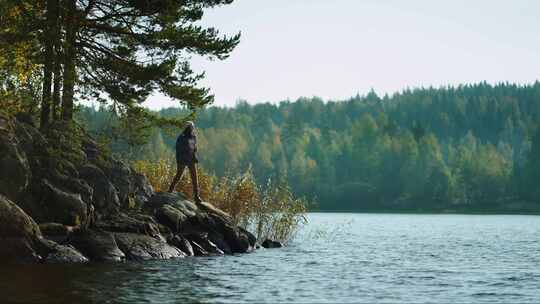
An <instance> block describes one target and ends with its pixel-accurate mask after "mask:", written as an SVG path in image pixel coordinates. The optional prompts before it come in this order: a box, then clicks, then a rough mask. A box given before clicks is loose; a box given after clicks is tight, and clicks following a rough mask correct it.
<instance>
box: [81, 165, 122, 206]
mask: <svg viewBox="0 0 540 304" xmlns="http://www.w3.org/2000/svg"><path fill="white" fill-rule="evenodd" d="M79 176H80V177H81V178H82V179H84V180H85V181H86V182H87V183H88V184H89V185H90V187H92V189H94V193H93V194H94V195H93V202H94V207H95V208H96V211H97V212H98V213H107V214H111V213H115V212H118V211H119V210H120V199H119V198H118V192H117V191H116V188H115V187H114V185H113V184H112V183H111V182H110V181H109V179H108V178H107V176H106V175H105V173H103V171H102V170H101V169H100V168H98V167H96V166H94V165H92V164H86V165H84V166H82V167H81V168H79Z"/></svg>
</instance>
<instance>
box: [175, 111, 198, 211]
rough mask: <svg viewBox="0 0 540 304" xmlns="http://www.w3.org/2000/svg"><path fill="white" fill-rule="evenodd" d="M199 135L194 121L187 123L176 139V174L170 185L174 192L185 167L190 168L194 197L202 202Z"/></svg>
mask: <svg viewBox="0 0 540 304" xmlns="http://www.w3.org/2000/svg"><path fill="white" fill-rule="evenodd" d="M196 153H197V136H196V135H195V124H194V123H193V122H192V121H188V122H187V123H186V128H185V129H184V132H182V134H180V135H179V136H178V138H177V139H176V175H175V176H174V179H173V181H172V184H171V186H170V187H169V192H173V190H174V188H175V187H176V184H177V183H178V181H179V180H180V179H181V178H182V175H183V174H184V169H185V168H186V167H188V168H189V173H190V175H191V184H192V185H193V199H194V200H195V202H196V203H200V202H201V198H200V196H199V181H198V179H197V163H198V162H199V160H198V159H197V155H196Z"/></svg>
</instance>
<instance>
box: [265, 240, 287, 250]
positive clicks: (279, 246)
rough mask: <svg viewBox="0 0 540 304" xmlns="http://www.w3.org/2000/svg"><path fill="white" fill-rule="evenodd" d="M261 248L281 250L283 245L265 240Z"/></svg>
mask: <svg viewBox="0 0 540 304" xmlns="http://www.w3.org/2000/svg"><path fill="white" fill-rule="evenodd" d="M261 246H263V247H264V248H281V247H283V244H282V243H281V242H278V241H273V240H270V239H266V240H264V242H262V244H261Z"/></svg>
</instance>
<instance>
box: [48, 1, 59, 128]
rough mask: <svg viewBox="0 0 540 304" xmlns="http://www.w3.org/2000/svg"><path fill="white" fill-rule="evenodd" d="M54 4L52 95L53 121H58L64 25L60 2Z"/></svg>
mask: <svg viewBox="0 0 540 304" xmlns="http://www.w3.org/2000/svg"><path fill="white" fill-rule="evenodd" d="M49 1H52V2H53V3H54V15H55V21H56V22H55V24H54V67H53V70H54V72H53V73H54V84H53V87H54V88H53V94H52V119H53V120H58V118H59V113H60V90H62V74H61V73H62V71H61V68H62V67H61V64H62V63H61V61H62V47H61V45H60V43H61V37H60V27H61V25H62V23H61V21H60V18H61V16H60V9H59V0H49Z"/></svg>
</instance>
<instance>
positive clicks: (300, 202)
mask: <svg viewBox="0 0 540 304" xmlns="http://www.w3.org/2000/svg"><path fill="white" fill-rule="evenodd" d="M134 167H135V169H136V170H137V171H138V172H140V173H143V174H144V175H146V177H147V178H148V180H149V181H150V183H151V184H152V186H153V187H154V189H155V190H156V191H166V190H167V189H168V187H169V185H170V183H171V181H172V179H173V177H174V175H175V174H176V164H175V163H174V162H173V161H171V160H166V159H162V160H159V161H157V162H149V161H136V162H135V163H134ZM198 173H199V187H200V195H201V198H202V199H203V200H204V201H206V202H210V203H212V204H213V205H214V206H216V207H217V208H219V209H221V210H223V211H225V212H227V213H228V214H229V215H230V216H231V218H232V220H233V222H234V223H235V224H236V225H239V226H241V227H244V228H246V229H249V230H250V231H253V232H254V233H255V234H256V236H257V239H258V240H260V241H263V240H265V239H272V240H278V241H281V242H283V243H287V242H289V241H290V240H291V239H292V238H293V237H294V235H295V232H296V231H297V230H298V228H299V227H300V226H301V225H303V224H305V223H306V217H305V214H306V212H307V206H308V202H307V201H306V200H305V199H303V198H296V197H294V195H293V194H292V192H291V191H290V189H289V187H288V186H287V185H284V184H279V183H274V182H272V181H270V180H269V181H268V182H267V183H266V184H265V185H258V184H257V183H256V181H255V178H254V177H253V174H252V171H251V169H248V170H246V172H243V173H241V174H230V175H228V176H225V177H222V178H218V177H216V176H214V175H212V174H209V173H208V172H206V171H205V170H204V169H203V168H201V167H199V169H198ZM176 191H178V192H181V193H182V194H184V195H185V196H186V197H192V187H191V180H190V178H189V172H187V169H186V172H184V175H183V176H182V179H181V180H180V182H179V183H178V185H177V186H176Z"/></svg>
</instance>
